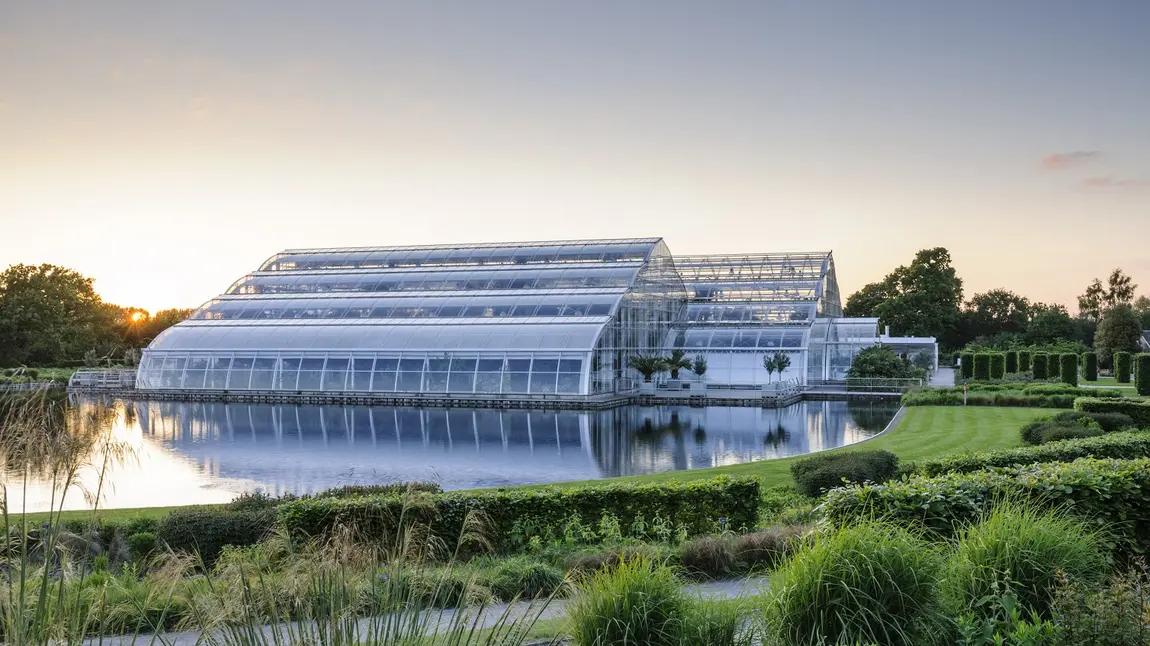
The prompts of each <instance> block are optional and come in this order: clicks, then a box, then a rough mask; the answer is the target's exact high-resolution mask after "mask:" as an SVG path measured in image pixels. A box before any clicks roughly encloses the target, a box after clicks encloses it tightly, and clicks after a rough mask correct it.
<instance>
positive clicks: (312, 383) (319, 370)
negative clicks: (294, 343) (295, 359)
mask: <svg viewBox="0 0 1150 646" xmlns="http://www.w3.org/2000/svg"><path fill="white" fill-rule="evenodd" d="M322 379H323V359H303V360H301V361H300V366H299V383H298V384H297V385H296V390H319V387H320V382H321V380H322Z"/></svg>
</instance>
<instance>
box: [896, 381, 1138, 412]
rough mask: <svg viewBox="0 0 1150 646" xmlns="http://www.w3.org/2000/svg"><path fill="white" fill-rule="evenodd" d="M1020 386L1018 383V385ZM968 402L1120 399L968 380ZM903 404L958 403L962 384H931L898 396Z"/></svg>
mask: <svg viewBox="0 0 1150 646" xmlns="http://www.w3.org/2000/svg"><path fill="white" fill-rule="evenodd" d="M1020 386H1021V387H1020ZM968 389H969V393H968V394H967V398H966V404H967V405H969V406H1010V407H1028V408H1073V407H1074V400H1075V399H1077V398H1079V397H1098V398H1107V399H1121V398H1122V393H1121V392H1119V391H1117V390H1101V389H1093V388H1076V387H1073V386H1067V385H1065V384H1029V385H1022V384H1018V385H1005V384H977V383H975V384H971V385H969V386H968ZM902 405H903V406H962V405H963V396H962V388H961V387H956V388H932V389H929V390H919V391H915V392H909V393H906V394H905V395H903V396H902Z"/></svg>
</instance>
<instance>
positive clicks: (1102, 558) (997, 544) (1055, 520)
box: [943, 505, 1108, 617]
mask: <svg viewBox="0 0 1150 646" xmlns="http://www.w3.org/2000/svg"><path fill="white" fill-rule="evenodd" d="M1107 566H1108V556H1107V554H1106V550H1105V549H1104V545H1103V541H1102V540H1101V539H1100V538H1099V536H1098V534H1097V532H1096V531H1095V530H1092V529H1090V528H1088V527H1087V526H1086V525H1085V524H1083V523H1082V522H1080V521H1077V520H1074V519H1072V518H1068V517H1066V516H1063V515H1058V514H1051V513H1049V512H1041V511H1038V510H1035V509H1033V508H1031V507H1028V506H1025V505H1000V506H998V507H995V508H994V509H993V510H992V511H991V512H990V513H989V514H988V515H987V517H986V518H985V519H984V520H982V521H981V522H979V523H978V524H976V525H972V526H970V527H967V528H966V529H964V530H963V531H962V532H961V533H960V534H959V541H958V547H957V549H956V550H955V552H954V554H953V555H952V556H951V558H950V561H949V563H948V564H947V573H946V576H945V577H944V585H943V597H944V598H945V599H946V600H947V602H949V605H950V607H951V608H953V609H954V610H956V611H961V610H963V609H966V608H975V607H977V606H978V602H979V600H980V599H983V598H984V597H986V596H988V595H990V594H992V593H994V592H995V591H996V590H998V589H1000V588H1001V587H1005V588H1007V589H1008V590H1009V591H1010V592H1011V593H1012V594H1014V595H1015V596H1016V597H1017V598H1018V600H1019V602H1021V604H1022V606H1023V608H1025V612H1036V613H1038V614H1039V615H1040V616H1042V617H1049V616H1050V604H1051V601H1052V600H1053V598H1054V591H1055V588H1056V584H1057V583H1058V575H1059V573H1060V572H1064V573H1065V574H1066V576H1067V577H1069V578H1070V580H1072V581H1082V582H1085V583H1093V582H1096V581H1098V580H1099V579H1100V578H1101V577H1104V576H1105V572H1106V569H1107Z"/></svg>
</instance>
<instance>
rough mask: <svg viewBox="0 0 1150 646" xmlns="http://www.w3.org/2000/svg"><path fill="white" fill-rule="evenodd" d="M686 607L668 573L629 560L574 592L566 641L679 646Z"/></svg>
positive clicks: (676, 582)
mask: <svg viewBox="0 0 1150 646" xmlns="http://www.w3.org/2000/svg"><path fill="white" fill-rule="evenodd" d="M690 605H691V604H690V603H689V602H688V600H687V597H686V595H685V594H684V592H683V590H682V587H681V586H680V584H679V580H678V578H677V577H676V576H675V574H674V572H672V571H671V570H670V568H667V567H665V566H653V565H652V564H651V563H649V562H648V561H647V560H646V559H643V558H637V559H630V560H627V561H624V562H623V563H621V564H620V565H619V567H617V568H615V569H612V570H605V571H602V572H600V573H598V574H595V575H593V576H592V577H591V578H590V579H588V580H587V581H586V582H584V583H583V584H582V585H581V586H580V587H579V591H578V594H577V596H576V598H575V601H574V603H572V604H571V605H570V606H569V611H568V615H569V619H570V630H571V636H572V637H573V638H574V640H575V643H576V644H580V646H606V645H607V644H636V646H638V645H640V644H643V645H649V646H679V642H680V637H681V634H682V620H683V617H684V616H685V615H686V613H687V612H688V611H689V609H690Z"/></svg>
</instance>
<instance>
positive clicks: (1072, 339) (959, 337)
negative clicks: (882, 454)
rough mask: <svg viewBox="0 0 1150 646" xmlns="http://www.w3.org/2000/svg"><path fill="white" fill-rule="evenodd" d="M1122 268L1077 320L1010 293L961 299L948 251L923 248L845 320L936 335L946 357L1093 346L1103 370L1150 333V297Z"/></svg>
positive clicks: (1061, 309) (857, 298) (1084, 301)
mask: <svg viewBox="0 0 1150 646" xmlns="http://www.w3.org/2000/svg"><path fill="white" fill-rule="evenodd" d="M1137 288H1138V286H1137V285H1135V284H1134V282H1133V280H1132V278H1131V277H1130V276H1128V275H1127V274H1126V273H1125V272H1123V271H1122V269H1115V270H1114V271H1113V272H1111V273H1110V276H1109V277H1108V278H1107V280H1106V281H1105V282H1103V281H1102V279H1099V278H1095V279H1094V280H1093V282H1091V283H1090V284H1089V285H1088V286H1087V287H1086V289H1085V291H1084V292H1083V293H1082V295H1081V296H1079V297H1078V314H1077V315H1076V316H1071V315H1070V313H1069V311H1068V310H1067V308H1066V306H1064V305H1061V304H1053V303H1041V302H1034V301H1031V300H1030V299H1028V298H1027V297H1025V296H1022V295H1020V294H1017V293H1015V292H1012V291H1010V290H1008V289H1001V288H1000V289H992V290H989V291H987V292H983V293H980V294H974V295H973V296H972V297H971V298H970V300H963V283H962V279H961V278H959V276H958V273H957V271H956V270H955V268H954V266H953V265H952V263H951V257H950V252H949V251H947V250H946V249H945V248H943V247H936V248H933V249H924V250H922V251H919V252H918V253H917V254H915V257H914V259H913V260H912V261H911V262H910V264H908V265H903V266H900V267H898V268H896V269H895V270H894V271H892V272H891V273H889V274H887V276H886V277H885V278H883V279H882V280H881V281H879V282H875V283H871V284H869V285H866V286H864V287H863V288H862V289H860V290H859V291H857V292H855V293H854V294H852V295H851V296H850V297H849V298H847V301H846V306H845V308H844V314H845V315H846V316H861V317H877V318H878V319H879V322H880V325H889V326H890V328H891V332H892V334H895V335H897V336H931V337H935V338H937V339H938V341H939V344H940V345H941V346H942V348H943V350H945V351H955V350H959V349H961V348H964V347H967V346H972V345H974V346H983V347H988V348H997V349H1008V348H1013V347H1022V346H1058V345H1060V344H1067V345H1075V346H1079V347H1085V348H1090V347H1094V348H1095V350H1096V351H1097V352H1098V354H1099V360H1100V361H1102V362H1103V365H1106V366H1109V361H1110V357H1111V356H1112V355H1113V353H1114V352H1116V351H1118V352H1122V351H1127V352H1136V351H1137V350H1138V338H1139V337H1140V336H1141V332H1142V330H1150V298H1147V297H1146V296H1140V297H1138V298H1135V293H1136V290H1137Z"/></svg>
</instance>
